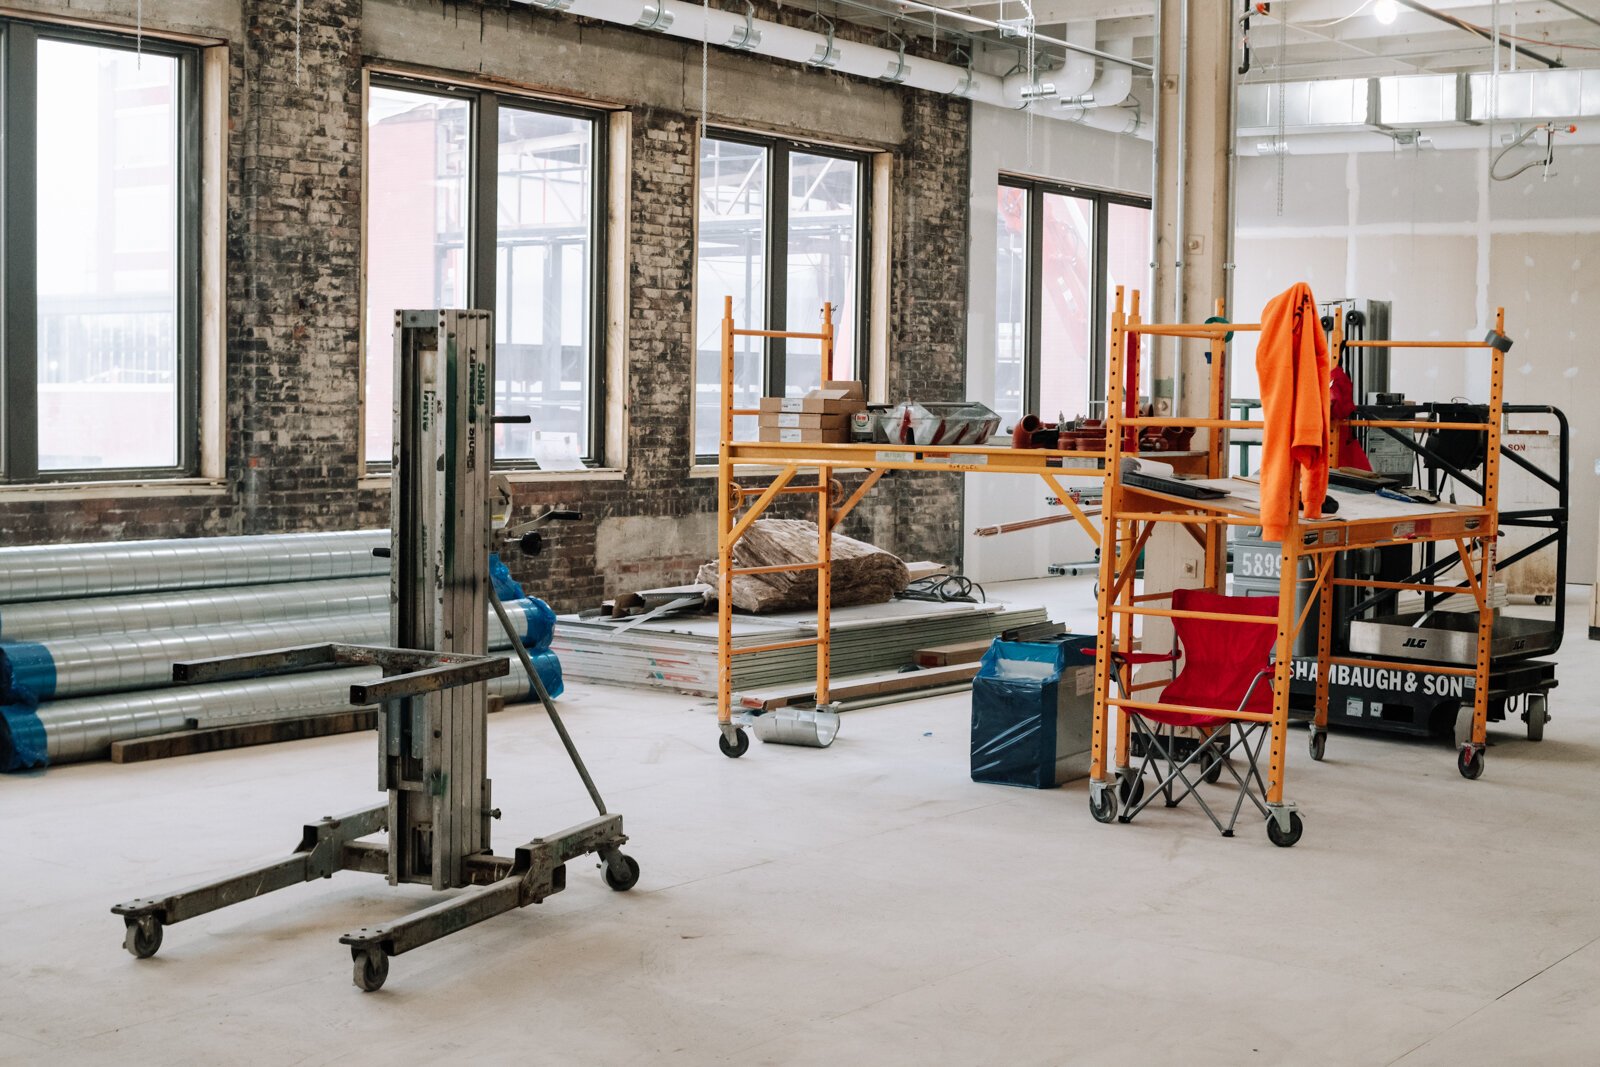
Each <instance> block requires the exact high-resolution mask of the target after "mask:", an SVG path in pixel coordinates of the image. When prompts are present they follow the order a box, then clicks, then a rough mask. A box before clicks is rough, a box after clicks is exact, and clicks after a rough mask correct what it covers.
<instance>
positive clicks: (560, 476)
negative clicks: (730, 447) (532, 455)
mask: <svg viewBox="0 0 1600 1067" xmlns="http://www.w3.org/2000/svg"><path fill="white" fill-rule="evenodd" d="M711 469H712V472H713V473H715V472H716V468H715V467H713V468H711ZM495 473H496V474H503V475H505V477H506V480H507V481H509V482H510V483H511V484H512V485H560V484H563V483H565V482H620V481H622V477H623V472H622V468H621V467H588V468H585V469H584V470H581V471H538V470H533V471H529V470H507V471H495ZM356 488H358V489H387V488H389V473H388V472H387V471H383V472H379V473H374V474H363V475H362V476H361V481H360V482H359V483H358V484H357V486H356Z"/></svg>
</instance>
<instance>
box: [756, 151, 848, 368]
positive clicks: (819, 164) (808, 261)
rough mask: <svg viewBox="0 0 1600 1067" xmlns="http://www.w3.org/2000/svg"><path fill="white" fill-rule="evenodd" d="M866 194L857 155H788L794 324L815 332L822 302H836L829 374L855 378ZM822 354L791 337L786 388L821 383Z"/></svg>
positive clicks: (790, 324) (790, 284)
mask: <svg viewBox="0 0 1600 1067" xmlns="http://www.w3.org/2000/svg"><path fill="white" fill-rule="evenodd" d="M860 193H861V165H860V164H859V163H856V162H855V161H854V160H848V159H838V158H836V157H833V156H820V155H811V154H808V153H804V152H793V153H791V154H790V155H789V227H788V243H787V245H786V249H787V252H788V257H787V258H788V274H787V276H786V279H785V282H786V285H787V287H788V300H787V304H788V313H789V320H788V325H787V328H788V329H790V330H797V331H799V332H801V333H814V332H816V331H817V329H818V328H819V325H820V322H821V314H822V305H823V304H825V303H830V302H831V303H832V304H833V323H834V333H833V366H832V367H830V368H828V371H829V373H828V377H830V378H854V377H855V376H856V374H855V368H856V344H857V338H856V322H857V320H858V316H857V314H856V292H857V286H856V268H857V264H856V250H857V249H858V248H859V246H860V242H859V240H858V235H859V222H860V217H859V208H860ZM820 351H821V346H820V344H819V343H818V342H816V341H789V342H788V348H787V350H786V356H787V358H786V359H785V376H786V377H787V378H788V381H787V382H785V383H784V389H783V390H782V392H784V393H785V394H786V395H788V396H803V395H804V394H805V393H806V392H807V391H808V390H811V389H815V388H817V387H819V386H820V385H821V384H822V375H821V371H822V367H821V361H820V359H819V353H820ZM774 391H777V390H774Z"/></svg>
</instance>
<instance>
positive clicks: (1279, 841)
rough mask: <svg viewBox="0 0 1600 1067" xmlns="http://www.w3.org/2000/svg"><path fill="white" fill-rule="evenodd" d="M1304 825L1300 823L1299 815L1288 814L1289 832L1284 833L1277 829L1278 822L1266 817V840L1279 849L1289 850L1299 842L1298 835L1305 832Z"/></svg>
mask: <svg viewBox="0 0 1600 1067" xmlns="http://www.w3.org/2000/svg"><path fill="white" fill-rule="evenodd" d="M1305 828H1306V827H1305V823H1303V822H1301V821H1300V813H1299V812H1298V811H1291V812H1290V813H1289V832H1288V833H1284V832H1283V831H1282V830H1280V829H1279V828H1278V820H1277V819H1275V818H1274V817H1272V816H1271V815H1268V816H1267V840H1268V841H1271V842H1272V843H1273V844H1274V845H1277V846H1278V847H1279V848H1289V847H1291V846H1292V845H1293V844H1294V843H1295V842H1296V841H1298V840H1300V834H1301V833H1302V832H1304V831H1305Z"/></svg>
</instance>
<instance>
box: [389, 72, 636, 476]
mask: <svg viewBox="0 0 1600 1067" xmlns="http://www.w3.org/2000/svg"><path fill="white" fill-rule="evenodd" d="M373 89H393V90H397V91H400V92H411V93H426V94H428V95H430V96H443V97H451V98H454V99H459V100H464V101H466V103H467V105H468V119H467V122H468V127H469V131H470V132H469V141H468V145H467V158H468V161H469V167H470V170H469V172H468V174H467V223H466V235H467V248H466V256H465V257H464V259H465V261H466V264H467V286H466V288H467V306H468V307H481V306H483V305H482V302H481V299H480V298H482V297H484V296H485V295H487V297H488V299H489V301H490V302H491V303H496V302H498V293H499V262H498V258H497V251H498V237H499V228H498V226H497V222H496V211H495V209H496V207H497V206H498V203H499V178H500V157H499V146H500V108H501V105H502V101H504V102H505V106H506V107H508V108H510V109H512V110H515V111H535V112H540V113H543V114H548V115H560V116H563V117H566V118H574V119H583V120H585V121H587V122H588V123H589V124H590V127H591V137H590V142H589V144H590V152H591V157H590V158H591V166H590V171H591V175H590V190H589V219H590V223H589V244H590V256H589V259H590V263H589V292H590V294H591V295H590V300H589V307H588V309H587V310H588V314H587V316H586V318H587V322H588V328H589V339H590V343H589V349H590V351H589V389H588V391H589V402H588V412H587V417H586V419H585V429H586V431H587V433H588V445H587V449H586V451H585V452H584V454H583V456H582V459H583V463H584V466H585V467H588V468H591V469H593V468H599V467H604V466H605V464H606V461H607V460H608V459H609V458H611V457H608V456H607V455H606V436H605V431H606V397H607V392H606V390H607V380H606V363H607V351H606V349H607V342H608V339H609V338H608V331H607V328H606V326H607V315H606V308H607V301H608V299H609V292H608V285H607V280H608V272H607V269H606V266H607V264H606V259H607V254H606V253H607V249H608V248H609V247H610V245H609V243H608V242H609V238H610V234H609V233H608V229H609V225H610V221H611V220H610V212H609V210H608V208H609V203H610V200H609V190H610V188H611V159H610V149H611V138H610V136H609V119H610V115H611V112H610V111H608V110H606V109H604V108H591V107H582V106H579V105H576V104H572V103H569V102H567V101H563V100H554V99H551V98H549V97H545V96H540V95H538V94H537V93H520V92H514V91H508V90H506V89H504V88H488V87H481V86H476V85H467V84H462V83H460V82H450V81H440V80H437V79H434V78H429V77H427V76H425V75H411V74H405V73H401V72H397V71H393V70H381V71H380V70H375V69H369V70H368V71H367V88H366V92H365V93H364V94H363V100H362V138H363V150H362V159H363V165H364V166H370V154H369V151H370V144H369V143H367V115H368V113H369V112H370V110H371V103H370V94H371V91H372V90H373ZM367 208H368V200H367V192H366V182H365V179H363V185H362V197H361V233H362V243H363V247H365V243H366V234H367ZM363 260H365V255H364V254H363ZM367 269H368V268H367V266H366V264H365V262H363V266H362V272H361V322H362V337H361V376H360V377H361V412H362V424H361V426H360V428H359V440H360V442H361V443H360V446H359V447H360V448H361V450H362V456H361V469H362V470H363V471H364V472H365V473H366V474H367V475H369V476H374V477H387V476H388V474H389V471H390V467H391V461H390V460H381V459H373V458H369V457H368V456H367V455H366V454H365V452H366V439H367V427H366V420H367V419H368V418H371V417H372V414H373V413H372V412H371V411H369V410H368V408H367V344H368V342H369V339H368V338H367V336H366V321H367V317H368V316H367ZM488 310H489V311H490V313H491V315H492V316H493V317H494V320H495V322H496V323H497V324H498V320H499V316H500V309H499V308H498V307H490V308H489V309H488ZM493 402H494V398H493V396H491V397H490V405H491V412H492V410H493ZM494 469H495V470H499V471H539V470H542V469H543V468H541V467H540V466H539V464H538V461H537V460H535V459H533V458H532V457H519V458H515V459H504V458H501V457H500V456H496V457H495V461H494Z"/></svg>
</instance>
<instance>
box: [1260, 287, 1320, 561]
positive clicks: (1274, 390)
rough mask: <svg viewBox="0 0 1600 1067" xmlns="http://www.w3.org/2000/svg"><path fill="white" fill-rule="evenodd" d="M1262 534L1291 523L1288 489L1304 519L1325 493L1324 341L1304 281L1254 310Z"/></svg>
mask: <svg viewBox="0 0 1600 1067" xmlns="http://www.w3.org/2000/svg"><path fill="white" fill-rule="evenodd" d="M1256 375H1257V377H1259V378H1260V381H1261V418H1262V421H1263V422H1264V423H1265V424H1266V426H1265V428H1264V429H1263V430H1262V431H1261V535H1262V537H1263V538H1265V539H1266V540H1268V541H1281V540H1282V539H1283V534H1284V529H1285V527H1287V526H1288V525H1289V524H1290V523H1291V522H1293V521H1294V508H1295V495H1296V494H1295V487H1296V482H1297V481H1298V483H1299V490H1300V492H1299V496H1300V499H1301V501H1302V502H1303V504H1304V506H1305V513H1306V517H1307V518H1312V519H1315V518H1320V517H1321V516H1322V499H1323V497H1325V496H1326V495H1327V493H1328V339H1327V338H1326V337H1325V336H1324V335H1323V333H1322V324H1321V322H1319V321H1318V319H1317V302H1316V298H1315V297H1313V296H1312V295H1311V287H1310V286H1309V285H1307V284H1305V283H1304V282H1296V283H1295V284H1294V285H1292V286H1290V287H1289V288H1288V290H1287V291H1285V292H1283V293H1280V294H1279V295H1277V296H1275V297H1273V298H1272V301H1271V302H1270V303H1268V304H1267V306H1266V310H1264V311H1262V313H1261V339H1260V341H1259V343H1258V344H1257V345H1256Z"/></svg>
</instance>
